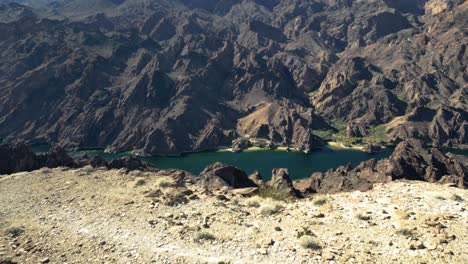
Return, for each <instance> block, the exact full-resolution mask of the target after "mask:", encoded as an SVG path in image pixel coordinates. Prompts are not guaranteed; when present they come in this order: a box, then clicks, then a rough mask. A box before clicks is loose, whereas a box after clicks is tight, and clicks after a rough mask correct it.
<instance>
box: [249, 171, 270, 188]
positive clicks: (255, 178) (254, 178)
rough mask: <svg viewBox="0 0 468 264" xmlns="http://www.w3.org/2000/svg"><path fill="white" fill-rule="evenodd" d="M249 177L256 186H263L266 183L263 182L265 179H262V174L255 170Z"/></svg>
mask: <svg viewBox="0 0 468 264" xmlns="http://www.w3.org/2000/svg"><path fill="white" fill-rule="evenodd" d="M249 179H250V180H251V181H253V182H254V183H255V184H256V185H257V186H258V187H265V186H266V183H265V180H264V179H263V176H262V175H261V174H260V172H258V171H255V172H253V173H252V174H250V175H249Z"/></svg>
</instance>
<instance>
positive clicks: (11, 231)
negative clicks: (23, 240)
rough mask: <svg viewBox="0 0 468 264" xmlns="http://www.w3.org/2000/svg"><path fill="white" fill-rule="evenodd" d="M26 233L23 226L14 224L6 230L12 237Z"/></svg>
mask: <svg viewBox="0 0 468 264" xmlns="http://www.w3.org/2000/svg"><path fill="white" fill-rule="evenodd" d="M23 233H24V229H23V228H21V227H16V226H12V227H9V228H7V229H6V230H5V234H7V235H10V236H12V237H19V236H21V235H22V234H23Z"/></svg>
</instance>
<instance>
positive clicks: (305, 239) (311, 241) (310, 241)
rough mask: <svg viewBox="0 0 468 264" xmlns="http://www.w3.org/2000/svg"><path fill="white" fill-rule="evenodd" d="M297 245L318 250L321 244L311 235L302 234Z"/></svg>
mask: <svg viewBox="0 0 468 264" xmlns="http://www.w3.org/2000/svg"><path fill="white" fill-rule="evenodd" d="M299 245H300V246H301V247H302V248H304V249H312V250H320V249H322V246H321V245H320V244H319V243H318V242H316V241H315V238H314V237H312V236H302V237H301V238H300V239H299Z"/></svg>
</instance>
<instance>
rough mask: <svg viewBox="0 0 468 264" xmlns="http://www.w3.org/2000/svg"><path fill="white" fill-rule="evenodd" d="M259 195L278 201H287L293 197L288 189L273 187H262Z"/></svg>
mask: <svg viewBox="0 0 468 264" xmlns="http://www.w3.org/2000/svg"><path fill="white" fill-rule="evenodd" d="M258 195H259V196H260V197H262V198H271V199H273V200H277V201H287V200H288V199H289V198H290V197H291V195H290V193H289V191H288V190H286V189H275V188H271V187H265V188H261V189H260V192H259V194H258Z"/></svg>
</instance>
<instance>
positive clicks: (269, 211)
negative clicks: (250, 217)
mask: <svg viewBox="0 0 468 264" xmlns="http://www.w3.org/2000/svg"><path fill="white" fill-rule="evenodd" d="M281 209H283V206H282V205H281V204H280V203H278V202H277V201H274V200H272V199H265V200H264V202H263V203H262V205H260V208H259V210H260V213H262V214H264V215H274V214H276V213H278V212H279V211H281Z"/></svg>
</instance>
